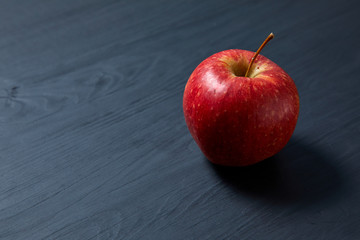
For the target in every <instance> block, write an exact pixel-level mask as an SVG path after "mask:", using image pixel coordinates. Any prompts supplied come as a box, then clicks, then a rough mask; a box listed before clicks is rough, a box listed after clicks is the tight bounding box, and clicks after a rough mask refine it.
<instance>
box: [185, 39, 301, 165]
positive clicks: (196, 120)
mask: <svg viewBox="0 0 360 240" xmlns="http://www.w3.org/2000/svg"><path fill="white" fill-rule="evenodd" d="M273 36H274V35H273V34H272V33H271V34H270V35H269V36H268V38H267V39H266V40H265V41H264V43H263V44H262V45H261V46H260V48H259V49H258V51H257V52H256V53H254V52H251V51H247V50H240V49H230V50H225V51H222V52H219V53H216V54H214V55H212V56H210V57H208V58H207V59H205V60H204V61H203V62H201V63H200V65H199V66H197V67H196V69H195V70H194V72H193V73H192V74H191V76H190V78H189V80H188V82H187V84H186V87H185V91H184V96H183V110H184V116H185V121H186V124H187V126H188V128H189V131H190V133H191V135H192V137H193V138H194V140H195V142H196V143H197V144H198V146H199V148H200V149H201V151H202V152H203V153H204V155H205V156H206V157H207V159H208V160H209V161H211V162H212V163H214V164H219V165H225V166H246V165H251V164H255V163H257V162H260V161H262V160H264V159H266V158H269V157H271V156H273V155H274V154H276V153H277V152H279V151H280V150H281V149H282V148H283V147H284V146H285V145H286V144H287V142H288V141H289V139H290V137H291V135H292V133H293V132H294V129H295V126H296V122H297V119H298V114H299V95H298V91H297V89H296V86H295V83H294V81H293V80H292V79H291V77H290V76H289V75H288V74H287V73H286V72H285V71H284V70H283V69H282V68H280V67H279V66H278V65H277V64H275V63H274V62H272V61H271V60H269V59H268V58H266V57H264V56H261V55H259V52H260V51H261V49H262V48H263V47H264V46H265V44H266V43H267V42H268V41H269V40H270V39H272V38H273Z"/></svg>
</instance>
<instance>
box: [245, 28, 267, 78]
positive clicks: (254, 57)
mask: <svg viewBox="0 0 360 240" xmlns="http://www.w3.org/2000/svg"><path fill="white" fill-rule="evenodd" d="M273 38H274V34H273V33H270V34H269V36H268V37H267V38H266V39H265V41H264V42H263V43H262V44H261V46H260V47H259V49H258V50H257V51H256V53H255V54H254V56H253V57H252V58H251V60H250V63H249V66H248V68H247V70H246V73H245V77H248V75H249V72H250V69H251V66H252V65H253V63H254V61H255V59H256V57H257V56H258V55H259V53H260V51H261V50H262V49H263V48H264V47H265V45H266V44H267V43H268V42H269V41H270V40H271V39H273Z"/></svg>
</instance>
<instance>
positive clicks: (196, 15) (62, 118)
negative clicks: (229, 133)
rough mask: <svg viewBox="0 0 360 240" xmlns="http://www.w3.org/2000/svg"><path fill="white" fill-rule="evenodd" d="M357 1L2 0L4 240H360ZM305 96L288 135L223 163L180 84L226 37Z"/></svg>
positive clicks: (0, 204)
mask: <svg viewBox="0 0 360 240" xmlns="http://www.w3.org/2000/svg"><path fill="white" fill-rule="evenodd" d="M356 2H357V1H340V0H339V1H326V0H324V1H276V2H275V1H274V2H270V1H235V0H234V1H230V0H229V1H215V0H213V1H212V0H211V1H195V0H194V1H185V0H183V1H166V0H163V1H147V0H141V1H108V0H87V1H80V0H71V1H70V0H69V1H60V0H51V1H39V0H33V1H27V0H16V1H1V5H0V6H1V7H0V35H1V38H0V108H1V109H0V128H1V131H0V153H1V154H0V239H9V240H10V239H26V240H28V239H67V240H68V239H347V240H348V239H360V228H359V226H360V188H359V185H360V177H359V175H360V154H359V149H360V137H359V133H360V127H359V125H360V115H359V113H360V106H359V103H360V97H359V95H360V94H359V90H360V86H359V85H360V80H359V63H360V50H359V44H358V42H359V37H360V34H359V29H360V21H359V15H358V14H359V4H357V3H356ZM272 31H273V32H274V33H275V35H276V37H275V39H274V40H272V41H271V42H270V44H269V45H268V46H267V47H266V48H265V49H264V50H263V52H262V54H263V55H265V56H267V57H269V58H270V59H272V60H273V61H274V62H276V63H277V64H278V65H280V66H281V67H283V68H284V69H285V71H287V72H288V73H289V74H290V76H292V78H293V79H294V81H295V83H296V85H297V87H298V90H299V94H300V103H301V109H300V117H299V121H298V125H297V128H296V130H295V133H294V135H293V137H292V139H291V141H290V142H289V144H288V145H287V146H286V147H285V148H284V149H283V150H282V151H281V152H280V153H279V154H277V155H276V156H275V157H272V158H270V159H268V160H266V161H264V162H263V163H261V164H258V165H255V166H252V167H247V168H241V169H227V168H225V169H224V168H219V167H214V166H213V165H212V164H210V163H208V161H207V160H206V159H205V158H204V156H203V155H202V153H201V152H200V150H199V149H198V147H197V146H196V144H195V143H194V141H193V140H192V138H191V136H190V134H189V132H188V130H187V127H186V125H185V121H184V118H183V112H182V93H183V89H184V86H185V83H186V81H187V79H188V77H189V75H190V74H191V72H192V71H193V70H194V68H195V67H196V66H197V65H198V64H199V63H200V62H201V61H202V60H203V59H205V58H206V57H208V56H209V55H211V54H213V53H215V52H218V51H221V50H225V49H230V48H241V49H248V50H256V49H257V47H258V46H259V44H260V43H261V42H262V41H263V39H264V38H265V37H266V36H267V34H269V32H272Z"/></svg>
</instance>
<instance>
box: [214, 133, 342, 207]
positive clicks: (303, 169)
mask: <svg viewBox="0 0 360 240" xmlns="http://www.w3.org/2000/svg"><path fill="white" fill-rule="evenodd" d="M209 164H210V165H211V166H212V168H213V169H214V170H215V172H216V173H217V175H218V176H219V177H220V178H221V179H222V180H223V182H224V184H226V185H229V186H231V187H232V188H233V189H234V191H237V192H238V193H240V194H249V195H251V196H253V197H256V198H257V199H258V198H261V199H265V200H269V201H271V202H272V203H278V204H286V203H291V204H293V203H298V204H306V205H308V206H309V205H314V204H317V203H321V204H324V203H326V202H330V201H333V200H335V199H336V198H337V197H339V196H340V195H341V193H342V190H344V181H343V180H344V178H343V176H342V175H341V173H340V171H339V169H338V168H337V167H336V166H334V165H333V160H332V159H331V157H329V156H327V155H326V154H325V153H323V152H320V151H319V150H317V149H315V148H314V147H313V146H310V145H308V144H306V143H305V142H302V141H300V140H296V139H295V140H294V139H293V140H291V141H290V142H289V143H288V145H287V146H286V147H285V148H284V149H283V150H282V151H280V152H279V153H278V154H276V155H275V156H273V157H271V158H268V159H266V160H264V161H262V162H260V163H257V164H254V165H252V166H246V167H224V166H219V165H215V164H212V163H210V162H209Z"/></svg>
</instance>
